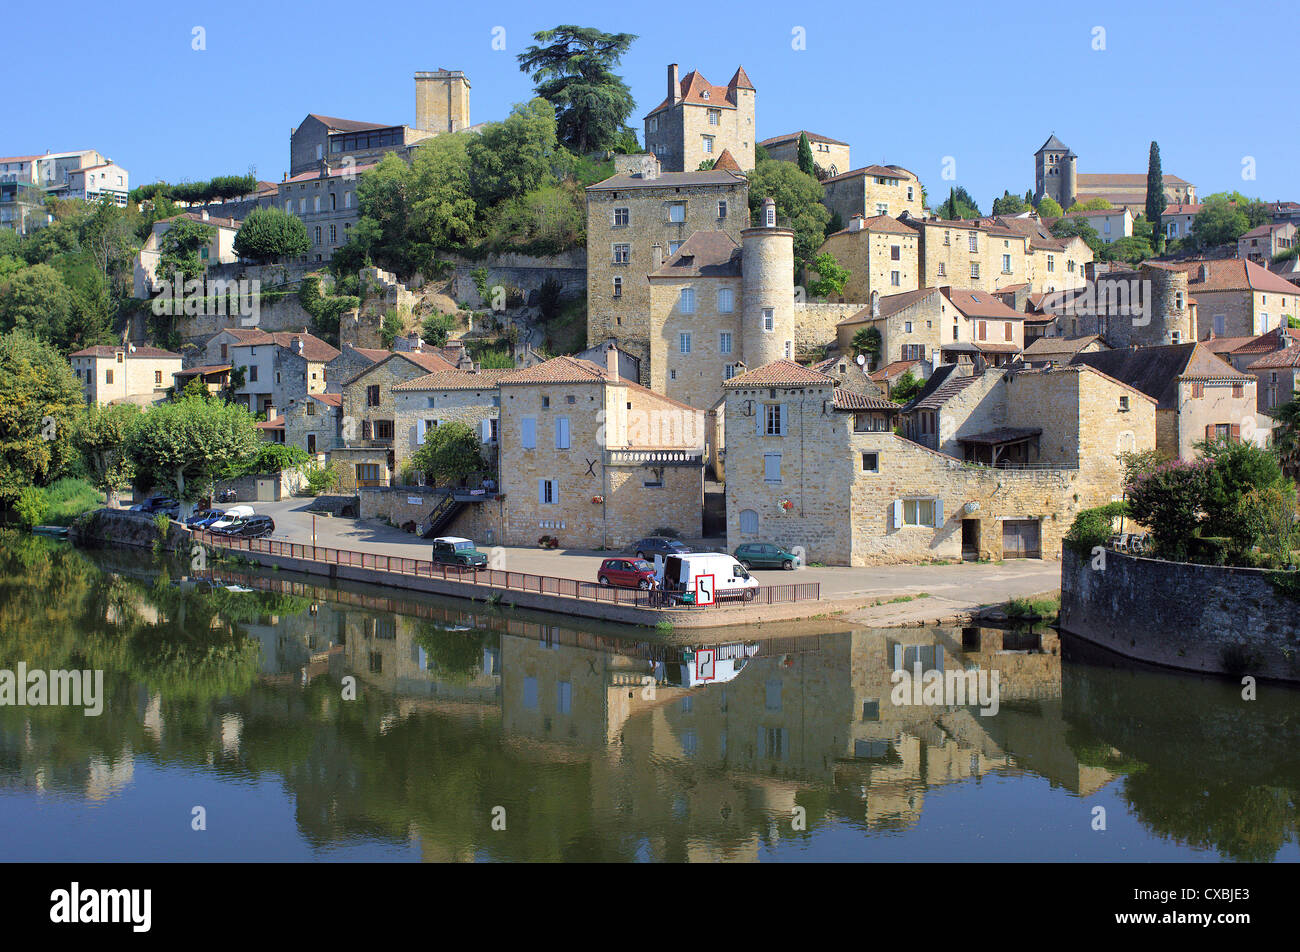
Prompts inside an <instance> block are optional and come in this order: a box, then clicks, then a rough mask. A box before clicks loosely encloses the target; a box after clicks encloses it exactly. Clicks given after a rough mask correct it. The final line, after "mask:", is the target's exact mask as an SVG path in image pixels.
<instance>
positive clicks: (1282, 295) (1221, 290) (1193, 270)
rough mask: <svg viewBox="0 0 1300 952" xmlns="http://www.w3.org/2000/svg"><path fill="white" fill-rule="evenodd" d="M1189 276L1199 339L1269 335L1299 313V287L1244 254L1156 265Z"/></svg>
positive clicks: (1188, 286)
mask: <svg viewBox="0 0 1300 952" xmlns="http://www.w3.org/2000/svg"><path fill="white" fill-rule="evenodd" d="M1153 266H1155V267H1161V268H1177V269H1178V270H1180V271H1182V272H1184V273H1185V274H1186V275H1187V292H1188V294H1190V295H1191V296H1192V297H1194V298H1195V299H1196V324H1195V339H1196V340H1204V339H1206V338H1207V337H1210V336H1215V337H1251V336H1257V335H1259V334H1267V333H1268V332H1269V331H1271V330H1274V329H1276V328H1278V327H1280V326H1284V325H1286V324H1287V323H1288V319H1289V318H1292V317H1295V316H1297V315H1300V287H1298V286H1296V285H1295V284H1292V283H1291V282H1290V281H1287V280H1286V279H1285V278H1282V277H1280V276H1278V275H1276V274H1274V273H1273V272H1271V271H1269V270H1268V268H1265V267H1262V266H1261V265H1258V264H1256V263H1255V262H1253V261H1246V260H1243V259H1241V258H1220V259H1215V260H1211V261H1186V262H1180V263H1178V264H1156V263H1154V262H1153Z"/></svg>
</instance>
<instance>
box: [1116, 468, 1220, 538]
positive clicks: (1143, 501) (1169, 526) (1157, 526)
mask: <svg viewBox="0 0 1300 952" xmlns="http://www.w3.org/2000/svg"><path fill="white" fill-rule="evenodd" d="M1211 466H1212V463H1211V461H1209V460H1197V461H1196V462H1193V463H1185V462H1182V461H1180V460H1171V461H1170V462H1168V463H1163V464H1161V465H1160V466H1157V467H1156V468H1155V469H1154V470H1152V471H1151V472H1150V473H1148V474H1147V475H1146V476H1143V477H1141V478H1140V479H1138V480H1137V481H1136V482H1134V483H1133V484H1132V485H1130V486H1129V487H1128V496H1129V512H1131V513H1132V515H1133V518H1134V519H1136V520H1137V521H1138V522H1140V523H1141V524H1142V525H1144V526H1146V527H1147V528H1148V529H1150V530H1151V539H1152V542H1153V543H1154V547H1155V553H1156V555H1159V556H1160V557H1161V558H1165V559H1172V560H1173V561H1176V562H1182V561H1184V560H1185V559H1186V558H1187V553H1188V549H1189V547H1190V546H1191V544H1192V539H1193V537H1194V535H1195V532H1196V528H1197V526H1198V525H1199V523H1200V515H1201V511H1202V510H1203V509H1204V507H1205V494H1206V488H1207V486H1208V484H1209V473H1210V467H1211Z"/></svg>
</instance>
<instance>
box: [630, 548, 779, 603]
mask: <svg viewBox="0 0 1300 952" xmlns="http://www.w3.org/2000/svg"><path fill="white" fill-rule="evenodd" d="M702 575H712V576H713V591H714V600H715V601H726V600H728V599H735V598H740V599H744V600H745V601H751V600H752V599H753V598H754V596H756V595H757V594H758V580H757V579H756V578H754V577H753V576H752V575H750V574H749V572H748V571H746V570H745V567H744V566H743V565H741V564H740V563H739V562H737V561H736V560H735V559H734V558H732V557H731V556H730V555H726V554H724V553H721V552H692V553H690V554H689V555H670V556H668V557H667V558H666V559H662V560H661V559H659V558H658V557H656V558H655V581H656V582H657V583H658V587H659V589H660V590H661V591H664V592H668V593H684V594H686V593H688V594H689V595H690V599H686V601H690V600H693V599H694V597H695V593H696V591H697V589H698V585H697V581H698V579H699V578H700V576H702ZM706 584H707V583H706Z"/></svg>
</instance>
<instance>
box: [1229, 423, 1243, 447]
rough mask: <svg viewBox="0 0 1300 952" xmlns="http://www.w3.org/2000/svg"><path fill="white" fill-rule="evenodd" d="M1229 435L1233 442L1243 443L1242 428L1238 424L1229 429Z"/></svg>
mask: <svg viewBox="0 0 1300 952" xmlns="http://www.w3.org/2000/svg"><path fill="white" fill-rule="evenodd" d="M1228 435H1229V436H1231V437H1232V442H1234V443H1239V442H1241V427H1240V426H1239V425H1238V424H1236V423H1234V424H1232V426H1231V427H1230V428H1229V431H1228Z"/></svg>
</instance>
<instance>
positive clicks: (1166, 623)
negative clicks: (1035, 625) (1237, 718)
mask: <svg viewBox="0 0 1300 952" xmlns="http://www.w3.org/2000/svg"><path fill="white" fill-rule="evenodd" d="M1093 563H1094V560H1093V559H1092V558H1091V557H1089V556H1084V555H1080V554H1078V553H1076V552H1074V551H1073V550H1071V549H1067V550H1066V552H1065V556H1064V558H1063V559H1062V562H1061V626H1062V628H1064V629H1065V630H1066V631H1068V632H1070V633H1071V634H1074V635H1077V636H1079V637H1080V638H1084V639H1086V640H1088V641H1090V642H1093V643H1095V644H1098V645H1101V646H1103V647H1105V648H1109V649H1110V650H1112V651H1115V652H1117V653H1119V654H1122V655H1125V656H1126V657H1129V658H1136V659H1139V660H1142V661H1149V662H1152V663H1155V664H1162V665H1168V666H1170V667H1175V668H1183V669H1186V670H1189V671H1204V672H1211V673H1216V674H1231V675H1234V676H1237V675H1246V674H1249V675H1253V676H1255V677H1265V678H1279V679H1284V680H1288V681H1300V603H1297V602H1296V601H1295V600H1293V599H1291V598H1288V597H1287V596H1285V595H1281V594H1279V593H1278V592H1276V591H1275V590H1274V588H1273V585H1272V583H1270V582H1269V580H1268V577H1267V576H1268V573H1267V572H1264V571H1261V570H1259V569H1242V568H1225V567H1222V566H1211V565H1189V564H1185V563H1177V562H1163V561H1159V560H1156V559H1143V558H1135V557H1132V556H1127V555H1123V554H1122V553H1119V552H1111V551H1107V552H1106V553H1105V568H1104V569H1094V568H1093Z"/></svg>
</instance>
